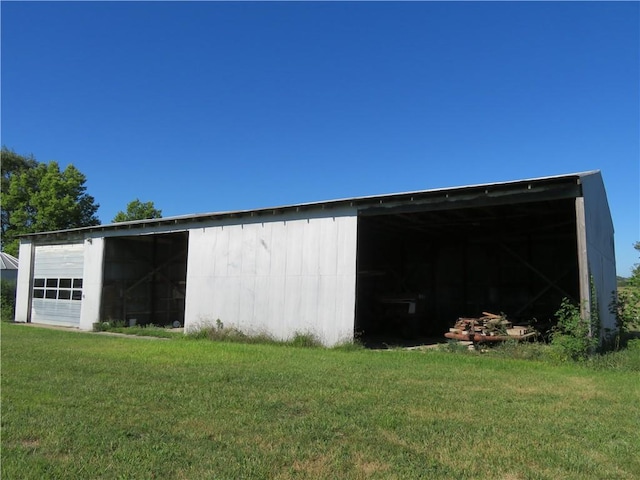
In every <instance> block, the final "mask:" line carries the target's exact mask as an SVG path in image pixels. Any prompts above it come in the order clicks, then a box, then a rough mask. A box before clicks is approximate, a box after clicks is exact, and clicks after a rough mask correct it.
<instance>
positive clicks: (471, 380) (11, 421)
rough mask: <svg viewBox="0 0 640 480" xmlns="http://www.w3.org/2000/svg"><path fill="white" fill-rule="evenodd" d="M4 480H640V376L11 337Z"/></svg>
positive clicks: (416, 356)
mask: <svg viewBox="0 0 640 480" xmlns="http://www.w3.org/2000/svg"><path fill="white" fill-rule="evenodd" d="M1 333H2V430H1V433H2V452H1V453H2V478H3V479H28V478H33V479H43V478H55V479H74V478H78V479H97V478H114V479H116V478H122V479H147V478H149V479H151V478H158V479H172V478H175V479H201V478H209V479H213V478H219V479H240V478H264V479H289V478H340V479H343V478H345V479H349V478H354V479H358V478H397V479H409V478H428V479H434V478H447V479H450V478H456V479H463V478H474V479H476V478H477V479H482V478H487V479H510V480H513V479H554V480H555V479H559V478H562V479H581V480H583V479H635V478H640V375H639V373H638V371H632V370H628V371H625V370H623V371H607V370H597V369H593V368H587V367H585V366H580V365H575V364H568V365H555V366H554V365H551V364H548V363H543V362H536V361H525V360H512V359H504V358H494V357H491V356H489V355H467V354H453V353H447V352H438V351H429V352H415V351H414V352H407V351H399V350H392V351H368V350H350V351H349V350H340V349H334V350H328V349H321V348H295V347H291V346H278V345H246V344H234V343H222V342H209V341H204V340H186V339H175V338H174V339H169V340H149V339H145V338H135V337H132V338H121V337H113V336H106V335H96V334H88V333H76V332H65V331H57V330H49V329H41V328H32V327H26V326H21V325H13V324H3V325H2V332H1Z"/></svg>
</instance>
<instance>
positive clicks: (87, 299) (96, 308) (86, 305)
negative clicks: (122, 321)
mask: <svg viewBox="0 0 640 480" xmlns="http://www.w3.org/2000/svg"><path fill="white" fill-rule="evenodd" d="M103 257H104V238H100V237H96V238H91V237H90V238H87V239H85V241H84V268H83V273H82V277H83V279H84V280H83V289H82V307H81V310H80V325H79V327H80V330H93V324H94V323H96V322H99V321H100V300H101V298H102V268H103Z"/></svg>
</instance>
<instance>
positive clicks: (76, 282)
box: [73, 278, 82, 288]
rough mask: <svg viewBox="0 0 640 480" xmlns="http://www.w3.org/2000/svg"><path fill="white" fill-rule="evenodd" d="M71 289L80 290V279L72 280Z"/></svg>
mask: <svg viewBox="0 0 640 480" xmlns="http://www.w3.org/2000/svg"><path fill="white" fill-rule="evenodd" d="M73 288H82V279H81V278H74V279H73Z"/></svg>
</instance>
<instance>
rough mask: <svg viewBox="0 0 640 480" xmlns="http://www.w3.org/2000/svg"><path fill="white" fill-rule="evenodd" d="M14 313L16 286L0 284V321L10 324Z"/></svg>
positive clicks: (13, 284)
mask: <svg viewBox="0 0 640 480" xmlns="http://www.w3.org/2000/svg"><path fill="white" fill-rule="evenodd" d="M15 311H16V284H15V283H14V282H0V319H1V320H2V321H3V322H12V321H13V318H14V316H15Z"/></svg>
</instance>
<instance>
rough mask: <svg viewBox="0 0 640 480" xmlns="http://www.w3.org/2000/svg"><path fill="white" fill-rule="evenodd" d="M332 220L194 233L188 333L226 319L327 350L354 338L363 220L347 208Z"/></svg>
mask: <svg viewBox="0 0 640 480" xmlns="http://www.w3.org/2000/svg"><path fill="white" fill-rule="evenodd" d="M331 215H333V216H320V215H318V214H317V213H315V214H314V216H313V217H312V218H309V217H304V218H303V217H302V216H301V215H295V214H287V215H281V216H275V217H273V218H272V219H270V220H269V221H255V222H247V223H243V224H237V223H232V222H231V221H225V222H223V223H220V222H218V223H217V224H211V225H208V226H203V227H200V228H195V229H191V230H190V232H189V255H188V261H187V293H186V311H185V328H186V329H190V328H197V326H199V325H201V324H206V323H210V324H214V325H215V322H216V320H217V319H219V320H220V321H221V322H222V323H223V324H224V325H225V326H227V327H236V328H238V329H240V330H242V331H244V332H247V333H261V332H265V333H268V334H270V335H272V336H274V337H275V338H278V339H287V338H291V337H292V336H293V335H295V334H296V333H297V332H300V333H312V334H314V335H316V336H317V337H318V338H319V339H320V340H321V341H322V342H323V343H324V344H326V345H333V344H336V343H339V342H341V341H344V340H351V339H352V338H353V327H354V316H355V293H356V290H355V289H356V233H357V216H356V212H355V210H344V209H343V210H342V211H332V212H331ZM249 220H250V219H249ZM234 222H237V220H235V221H234Z"/></svg>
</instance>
